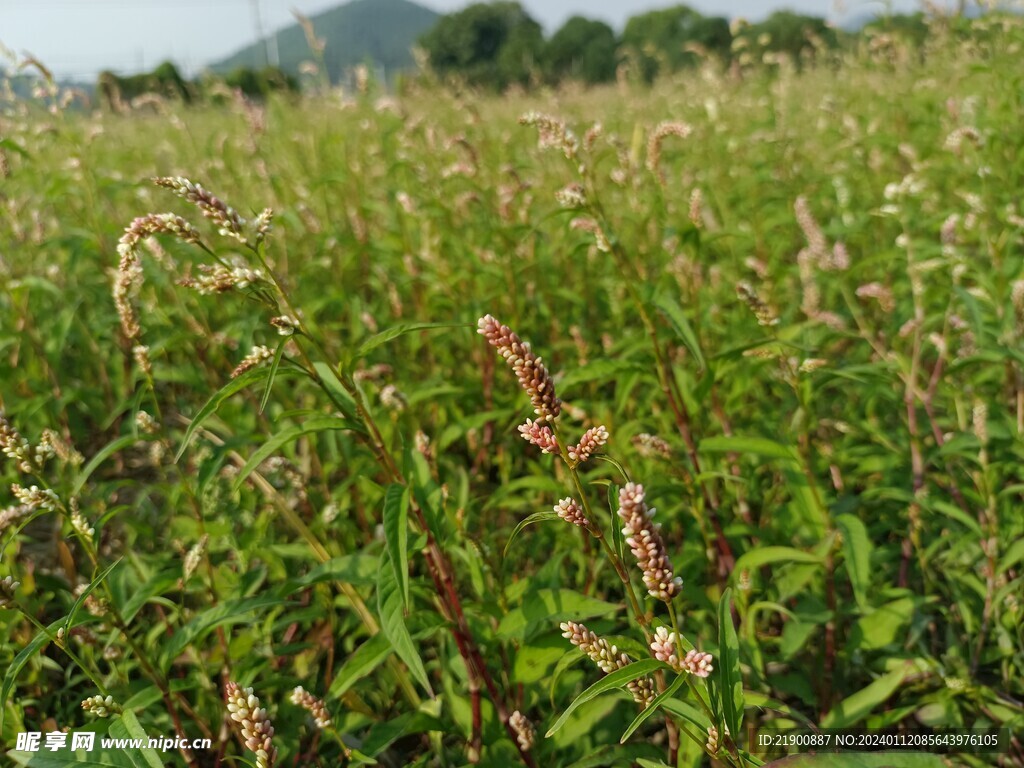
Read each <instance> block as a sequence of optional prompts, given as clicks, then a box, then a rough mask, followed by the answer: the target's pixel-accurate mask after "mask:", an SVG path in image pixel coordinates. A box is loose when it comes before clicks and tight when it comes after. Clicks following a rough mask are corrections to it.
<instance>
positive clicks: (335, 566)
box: [279, 554, 380, 597]
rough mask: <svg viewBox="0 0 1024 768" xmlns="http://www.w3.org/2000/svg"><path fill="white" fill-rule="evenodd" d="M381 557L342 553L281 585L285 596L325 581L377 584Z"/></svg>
mask: <svg viewBox="0 0 1024 768" xmlns="http://www.w3.org/2000/svg"><path fill="white" fill-rule="evenodd" d="M379 565H380V558H379V557H377V556H375V555H362V554H360V555H341V556H339V557H332V558H331V559H330V560H328V561H327V562H325V563H321V564H320V565H318V566H317V567H316V568H314V569H313V570H311V571H310V572H309V573H307V574H305V575H304V576H297V577H296V578H294V579H289V580H288V581H286V582H285V583H284V584H282V585H281V587H280V589H279V594H280V595H281V596H282V597H283V596H286V595H291V594H294V593H295V592H298V591H299V590H300V589H306V588H307V587H311V586H313V585H314V584H320V583H322V582H324V581H344V582H346V583H348V584H376V583H377V567H378V566H379Z"/></svg>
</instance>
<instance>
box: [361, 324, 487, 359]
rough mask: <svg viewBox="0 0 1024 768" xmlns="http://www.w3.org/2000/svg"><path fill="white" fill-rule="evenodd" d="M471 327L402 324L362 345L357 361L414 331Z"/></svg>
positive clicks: (465, 325)
mask: <svg viewBox="0 0 1024 768" xmlns="http://www.w3.org/2000/svg"><path fill="white" fill-rule="evenodd" d="M469 327H471V326H470V325H469V324H468V323H402V324H401V325H396V326H394V327H392V328H387V329H385V330H383V331H381V332H380V333H377V334H374V335H373V336H371V337H370V338H368V339H367V340H366V341H364V342H363V343H362V345H361V346H360V347H359V349H358V350H356V354H355V357H354V358H353V362H354V361H355V360H361V359H362V358H364V357H366V356H367V355H368V354H369V353H370V352H372V351H373V350H375V349H376V348H377V347H379V346H380V345H381V344H387V343H388V342H389V341H391V340H392V339H397V338H398V337H399V336H404V335H405V334H407V333H411V332H412V331H423V330H427V329H429V328H469Z"/></svg>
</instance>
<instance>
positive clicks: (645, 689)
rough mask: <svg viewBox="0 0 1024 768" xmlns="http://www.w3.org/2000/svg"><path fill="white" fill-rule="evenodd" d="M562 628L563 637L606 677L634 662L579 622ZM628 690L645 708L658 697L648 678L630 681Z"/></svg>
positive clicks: (567, 623)
mask: <svg viewBox="0 0 1024 768" xmlns="http://www.w3.org/2000/svg"><path fill="white" fill-rule="evenodd" d="M560 626H561V628H562V637H564V638H565V639H566V640H568V641H569V642H570V643H572V644H573V645H575V646H576V647H577V648H579V649H580V650H581V651H583V653H585V654H586V655H587V656H589V657H590V659H591V660H592V661H593V662H594V663H595V664H597V666H598V667H599V668H600V670H601V671H602V672H604V673H605V674H606V675H607V674H610V673H612V672H614V671H615V670H617V669H622V668H623V667H626V666H628V665H629V664H631V663H632V661H633V660H632V659H631V658H629V656H627V655H626V654H625V653H621V652H620V651H619V649H618V648H617V647H616V646H614V645H612V644H611V643H609V642H608V641H607V640H605V639H604V638H603V637H599V636H598V635H597V634H595V633H594V632H592V631H590V630H589V629H587V627H586V626H585V625H583V624H580V623H579V622H575V621H566V622H563V623H562V624H561V625H560ZM626 688H628V689H629V692H630V693H631V694H633V700H634V701H636V702H637V704H642V705H643V706H644V707H646V706H647V705H648V704H650V703H651V702H652V701H653V700H654V697H655V695H656V693H655V687H654V680H653V679H651V678H650V677H647V676H644V677H638V678H637V679H636V680H632V681H630V682H629V683H627V684H626Z"/></svg>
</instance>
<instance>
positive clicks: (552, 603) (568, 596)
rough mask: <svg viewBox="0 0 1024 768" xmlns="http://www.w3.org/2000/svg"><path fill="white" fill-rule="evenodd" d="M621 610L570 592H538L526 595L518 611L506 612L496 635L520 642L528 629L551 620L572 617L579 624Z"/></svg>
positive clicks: (614, 605)
mask: <svg viewBox="0 0 1024 768" xmlns="http://www.w3.org/2000/svg"><path fill="white" fill-rule="evenodd" d="M621 608H622V606H621V605H617V604H615V603H608V602H605V601H604V600H598V599H597V598H596V597H589V596H588V595H584V594H583V593H581V592H576V591H574V590H571V589H539V590H537V591H536V592H530V593H528V594H526V595H525V596H524V597H523V604H522V606H521V607H519V608H515V609H513V610H511V611H509V612H508V613H506V614H505V616H504V617H502V619H501V623H499V624H498V629H497V635H498V636H499V637H520V638H521V637H523V636H524V635H525V634H526V630H527V628H528V627H529V626H530V625H532V624H536V623H538V622H542V621H547V620H553V619H554V617H563V616H572V617H573V618H574V619H579V620H582V619H588V618H591V617H593V616H607V615H608V614H610V613H615V612H616V611H619V610H621ZM555 623H557V622H555Z"/></svg>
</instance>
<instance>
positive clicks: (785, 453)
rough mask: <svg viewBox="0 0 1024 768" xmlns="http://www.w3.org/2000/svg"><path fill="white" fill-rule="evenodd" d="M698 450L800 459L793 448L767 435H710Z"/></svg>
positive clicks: (792, 459)
mask: <svg viewBox="0 0 1024 768" xmlns="http://www.w3.org/2000/svg"><path fill="white" fill-rule="evenodd" d="M698 450H699V451H700V452H701V453H738V454H747V453H753V454H755V455H757V456H767V457H768V458H770V459H788V460H790V461H798V460H799V457H798V456H797V454H796V452H795V451H794V450H793V449H792V448H787V447H786V446H784V445H782V444H781V443H777V442H775V441H774V440H769V439H768V438H766V437H740V436H736V435H734V436H732V437H726V436H725V435H720V436H718V437H708V438H705V439H704V440H701V441H700V446H699V447H698Z"/></svg>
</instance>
